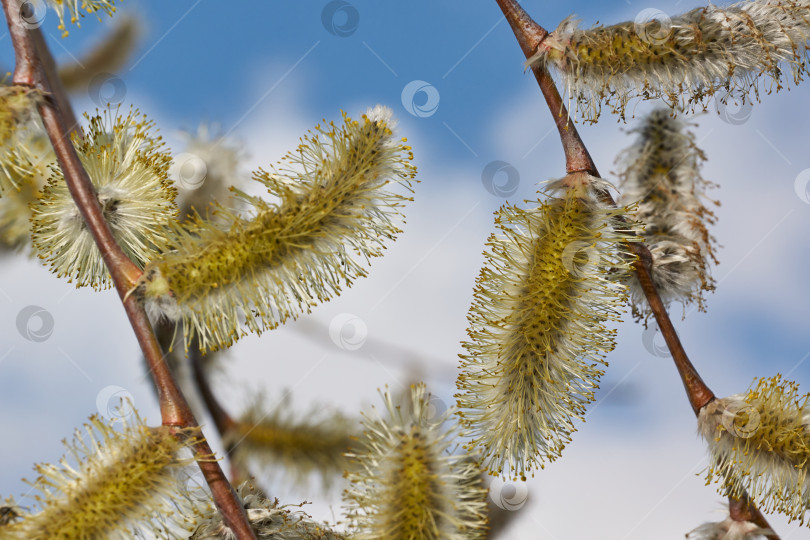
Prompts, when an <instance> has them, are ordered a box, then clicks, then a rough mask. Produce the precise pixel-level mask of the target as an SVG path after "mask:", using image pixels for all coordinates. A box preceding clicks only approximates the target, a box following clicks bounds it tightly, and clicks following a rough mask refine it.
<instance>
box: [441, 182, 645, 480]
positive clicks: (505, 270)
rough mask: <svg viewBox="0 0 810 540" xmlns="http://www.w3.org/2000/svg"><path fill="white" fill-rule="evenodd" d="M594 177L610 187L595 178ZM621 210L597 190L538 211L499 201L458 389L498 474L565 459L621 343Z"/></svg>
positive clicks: (464, 415) (487, 462)
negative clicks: (606, 204) (616, 325)
mask: <svg viewBox="0 0 810 540" xmlns="http://www.w3.org/2000/svg"><path fill="white" fill-rule="evenodd" d="M590 182H591V183H592V184H593V185H600V186H602V185H603V182H601V181H600V180H599V179H596V178H591V179H590ZM622 213H623V210H611V209H605V208H602V207H601V206H600V205H599V204H598V203H597V202H596V201H595V200H594V198H593V195H592V194H591V193H590V192H589V190H582V189H577V190H566V191H565V192H564V193H562V194H561V195H560V197H552V198H550V199H548V200H546V201H544V202H540V201H538V202H537V205H536V206H535V207H533V208H530V209H526V210H524V209H521V208H517V207H515V206H512V205H509V204H507V205H505V206H503V207H502V208H501V209H500V210H499V211H498V212H497V213H496V218H495V223H496V226H497V228H498V233H497V234H493V235H492V236H491V237H490V238H489V241H488V243H487V245H488V246H489V250H488V251H487V252H486V253H485V257H486V263H485V265H484V267H483V269H482V270H481V274H480V275H479V277H478V280H477V284H476V287H475V292H474V297H475V300H474V302H473V305H472V307H471V308H470V313H469V315H468V320H469V322H470V327H469V329H468V330H467V333H468V335H469V338H470V339H469V341H468V342H465V343H463V346H464V348H465V349H466V354H463V355H460V356H461V374H460V375H459V378H458V389H459V394H457V396H456V397H457V399H458V405H459V409H460V412H459V415H460V423H461V425H462V427H463V429H464V432H465V434H467V435H469V436H471V437H472V442H471V443H470V447H477V448H480V449H481V450H482V454H483V458H482V461H483V465H484V467H485V468H486V469H488V470H489V472H490V473H491V474H498V475H501V474H506V473H504V469H507V470H508V471H510V472H511V474H512V475H514V476H517V477H520V478H525V477H526V474H527V473H528V472H530V471H532V470H533V469H535V468H536V467H538V466H540V467H542V466H543V463H544V462H545V461H553V460H555V459H556V458H557V457H559V456H560V454H561V452H562V450H563V448H564V447H565V445H566V444H567V443H568V442H569V441H570V439H571V433H572V432H573V431H575V430H576V428H575V427H574V419H576V418H579V419H583V417H584V413H585V407H586V405H587V404H588V403H590V402H591V401H593V399H594V390H595V389H596V388H598V381H599V378H600V377H601V375H602V374H603V371H602V369H601V366H604V365H606V363H605V360H604V357H605V355H606V354H607V353H608V352H609V351H611V350H612V349H613V348H614V346H615V342H614V338H613V336H614V334H615V330H611V329H608V328H607V327H606V326H605V323H606V322H607V321H608V320H616V319H617V318H618V315H619V312H620V310H621V306H622V304H623V302H624V301H625V299H626V287H625V286H624V285H622V284H620V283H618V280H617V279H616V277H617V273H622V274H623V273H624V272H625V271H626V270H627V269H628V268H629V261H630V260H631V257H630V256H629V255H628V254H627V250H626V248H625V246H624V241H625V240H626V239H627V238H628V237H627V236H626V235H624V234H622V233H619V232H617V231H616V230H615V229H614V227H613V225H614V224H615V223H614V222H613V220H614V219H615V217H616V216H618V215H620V214H622Z"/></svg>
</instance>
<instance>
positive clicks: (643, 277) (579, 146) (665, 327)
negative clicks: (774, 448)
mask: <svg viewBox="0 0 810 540" xmlns="http://www.w3.org/2000/svg"><path fill="white" fill-rule="evenodd" d="M496 1H497V2H498V5H499V6H500V7H501V10H502V11H503V13H504V16H506V19H507V21H509V24H510V26H511V27H512V30H513V31H514V33H515V37H516V38H517V41H518V43H519V44H520V48H521V49H522V50H523V54H524V56H525V57H526V58H529V57H531V56H532V55H534V53H535V52H536V51H537V47H538V46H539V45H540V43H542V41H543V40H544V39H545V38H546V36H547V35H548V31H547V30H546V29H544V28H543V27H542V26H540V25H539V24H537V23H536V22H534V21H533V20H532V18H531V17H529V15H528V14H527V13H526V11H525V10H524V9H523V8H522V7H521V6H520V4H518V2H517V1H516V0H496ZM531 69H532V72H534V76H535V78H536V79H537V84H538V85H539V86H540V90H541V91H542V93H543V97H544V98H545V99H546V103H547V104H548V107H549V109H550V111H551V114H552V116H553V117H554V122H555V124H556V125H557V129H558V131H559V133H560V140H561V141H562V145H563V151H564V152H565V162H566V170H567V172H568V173H569V174H570V173H587V174H591V175H593V176H597V177H598V176H599V171H598V170H597V169H596V165H595V164H594V162H593V159H592V158H591V155H590V153H589V152H588V149H587V148H586V147H585V144H584V143H583V142H582V138H581V137H580V136H579V132H578V131H577V129H576V127H575V126H574V124H573V123H572V122H571V121H570V120H569V119H568V110H567V109H566V107H565V105H564V104H563V101H562V98H561V97H560V93H559V91H558V90H557V87H556V85H555V84H554V81H553V80H552V78H551V75H550V74H549V72H548V70H547V69H546V68H545V66H543V65H535V66H532V68H531ZM600 197H601V198H602V202H604V203H605V204H608V205H610V206H613V207H615V206H616V203H615V201H614V200H613V197H612V196H611V195H610V193H608V192H607V191H603V192H601V193H600ZM628 247H629V248H630V249H631V250H632V251H633V253H634V254H635V255H636V256H637V260H636V262H635V263H634V268H635V271H636V275H637V276H638V279H639V282H640V283H641V288H642V290H643V291H644V295H645V296H646V298H647V301H648V302H649V304H650V309H651V310H652V313H653V316H654V317H655V320H656V322H657V323H658V328H659V329H660V330H661V335H663V336H664V340H665V341H666V343H667V347H668V348H669V350H670V353H671V354H672V359H673V361H674V362H675V367H676V368H677V369H678V373H679V374H680V376H681V380H682V381H683V385H684V388H685V389H686V395H687V396H688V398H689V403H690V404H691V405H692V410H693V411H694V412H695V414H696V415H697V414H698V412H700V409H701V408H703V406H704V405H706V403H708V402H709V401H711V400H712V399H714V393H713V392H712V391H711V390H710V389H709V387H708V386H707V385H706V383H704V382H703V379H701V377H700V374H699V373H698V372H697V370H696V369H695V366H694V365H693V364H692V362H691V361H690V360H689V357H688V356H687V354H686V351H685V350H684V348H683V345H682V344H681V340H680V339H679V338H678V333H677V332H676V331H675V326H674V325H673V324H672V320H671V319H670V317H669V314H668V313H667V310H666V308H665V307H664V303H663V301H662V300H661V296H660V295H659V294H658V290H657V289H656V288H655V285H654V283H653V280H652V256H651V255H650V251H649V250H648V249H647V247H646V246H645V245H644V244H643V243H641V242H628Z"/></svg>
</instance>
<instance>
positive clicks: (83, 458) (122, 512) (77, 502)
mask: <svg viewBox="0 0 810 540" xmlns="http://www.w3.org/2000/svg"><path fill="white" fill-rule="evenodd" d="M198 437H199V435H198V434H197V432H194V431H186V432H183V431H180V432H175V433H174V434H173V433H172V432H171V431H170V430H169V429H168V428H164V427H159V428H151V427H148V426H146V425H145V424H144V422H143V420H142V419H141V418H140V417H138V416H137V415H136V416H135V419H134V420H133V421H131V422H124V424H123V425H122V426H121V427H120V428H118V429H116V428H114V427H113V426H112V425H110V424H108V423H106V422H104V421H102V420H101V419H100V418H98V417H96V416H93V417H90V421H89V423H87V424H85V433H84V434H83V433H82V432H81V431H79V430H76V435H75V438H74V440H73V442H72V443H71V444H68V443H67V442H65V445H66V446H67V449H68V456H65V457H63V458H62V459H60V460H59V463H58V464H56V465H52V464H40V465H36V467H35V469H36V471H37V473H39V475H40V476H39V478H37V479H36V480H35V481H34V482H32V483H31V485H32V487H33V488H34V490H36V491H37V492H38V494H37V495H35V496H34V499H35V501H36V508H35V509H34V510H32V511H31V512H22V511H18V513H19V516H18V517H17V518H16V519H14V520H12V521H10V522H9V523H8V524H6V525H4V526H0V538H2V539H3V540H52V539H65V540H76V539H87V540H90V539H95V538H105V539H113V540H117V539H120V540H128V539H131V538H133V537H141V538H167V539H168V538H182V537H185V538H187V537H188V535H189V534H190V533H191V531H193V530H194V528H195V527H197V525H198V524H199V519H200V516H201V515H202V514H203V513H204V512H207V511H208V506H209V503H207V502H206V503H204V504H203V503H202V502H201V501H203V500H205V498H204V497H200V496H196V497H191V496H189V495H190V494H189V492H188V487H187V484H186V480H187V478H188V474H189V466H190V465H192V464H193V463H194V458H193V457H192V454H191V453H190V451H189V450H188V447H189V446H190V445H191V444H193V443H194V442H195V440H197V439H198ZM195 495H201V494H195ZM138 535H141V536H138Z"/></svg>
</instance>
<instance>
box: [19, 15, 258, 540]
mask: <svg viewBox="0 0 810 540" xmlns="http://www.w3.org/2000/svg"><path fill="white" fill-rule="evenodd" d="M22 9H23V4H22V0H3V10H4V12H5V15H6V20H7V22H8V26H9V32H10V34H11V38H12V42H13V45H14V51H15V59H16V62H17V63H16V65H15V69H14V84H18V85H24V86H29V87H33V88H35V89H37V90H39V91H40V92H42V93H43V95H44V96H45V98H44V99H42V100H40V102H39V103H38V105H37V108H38V110H39V113H40V116H41V117H42V122H43V124H44V126H45V130H46V132H47V133H48V137H49V138H50V140H51V144H52V145H53V149H54V153H55V154H56V158H57V160H58V162H59V166H60V167H61V169H62V172H63V174H64V177H65V182H66V184H67V186H68V189H69V191H70V194H71V196H72V197H73V199H74V201H75V203H76V206H77V207H78V208H79V211H80V212H81V214H82V217H83V218H84V220H85V224H86V226H87V228H88V229H89V230H90V232H91V233H92V235H93V238H94V240H95V242H96V245H97V246H98V249H99V251H100V252H101V255H102V258H103V260H104V263H105V265H106V266H107V268H108V270H109V271H110V275H111V276H112V279H113V283H114V284H115V288H116V290H117V291H118V294H119V296H120V297H121V299H122V301H123V304H124V309H125V311H126V313H127V316H128V317H129V321H130V324H131V325H132V328H133V331H134V332H135V337H136V338H137V339H138V343H139V344H140V346H141V350H142V351H143V354H144V356H145V357H146V359H147V362H148V364H149V368H150V371H151V373H152V377H153V380H154V382H155V386H156V387H157V389H158V397H159V401H160V409H161V416H162V419H163V424H164V425H167V426H175V427H180V428H190V427H192V428H197V427H199V426H198V424H197V421H196V420H195V418H194V415H193V414H192V412H191V409H190V408H189V406H188V403H187V402H186V400H185V398H184V397H183V395H182V393H181V392H180V390H179V388H178V387H177V384H176V382H175V380H174V378H173V377H172V375H171V372H170V371H169V368H168V365H167V364H166V361H165V359H164V357H163V353H162V351H161V349H160V346H159V345H158V342H157V339H156V338H155V334H154V332H153V331H152V327H151V325H150V324H149V320H148V319H147V317H146V312H145V311H144V308H143V306H142V305H141V304H140V303H139V302H138V301H137V299H136V298H135V297H134V296H130V297H128V298H127V296H126V295H127V292H128V291H129V290H130V289H131V288H132V287H133V286H134V285H135V283H136V281H137V279H138V277H139V276H140V275H141V270H140V269H139V268H138V267H137V266H136V265H135V264H134V263H133V262H132V261H130V260H129V258H128V257H127V256H126V254H124V252H123V251H122V250H121V248H120V246H118V244H117V242H116V241H115V238H114V237H113V235H112V231H111V230H110V227H109V225H108V224H107V222H106V221H105V220H104V216H103V214H102V212H101V207H100V205H99V202H98V198H97V196H96V191H95V188H94V187H93V184H92V182H91V181H90V178H89V177H88V175H87V172H86V171H85V170H84V167H83V166H82V164H81V161H79V156H78V154H77V153H76V149H75V148H74V147H73V144H72V143H71V141H70V130H69V129H68V128H67V126H66V123H65V119H64V117H63V116H62V114H61V113H62V111H60V109H59V107H58V106H57V103H58V102H59V99H57V98H54V97H53V93H54V92H56V93H59V92H61V88H60V86H59V82H58V79H55V80H52V81H48V77H47V75H46V73H45V69H44V68H43V66H42V64H41V62H40V60H39V56H38V54H37V52H38V51H37V46H36V45H35V39H34V37H33V36H32V32H30V31H29V30H28V29H26V28H25V26H24V25H23V24H22V20H21V17H20V16H21V13H22ZM41 47H43V48H44V47H45V44H44V42H43V43H42V44H41ZM49 82H50V83H52V85H51V84H49ZM65 100H66V98H65ZM195 449H196V451H197V456H198V457H199V458H203V459H200V460H198V464H199V467H200V469H201V471H202V472H203V475H204V476H205V479H206V481H207V482H208V485H209V486H210V488H211V492H212V494H213V497H214V501H215V503H216V505H217V507H218V508H219V510H220V512H221V513H222V517H223V520H224V522H225V524H226V525H227V526H228V527H230V528H231V529H232V530H233V532H234V533H235V534H236V536H237V538H239V539H240V540H241V539H255V538H256V536H255V535H254V534H253V530H252V529H251V527H250V523H249V522H248V520H247V515H246V514H245V510H244V508H243V507H242V504H241V503H240V502H239V498H238V497H237V496H236V493H235V492H234V491H233V488H232V487H231V485H230V483H229V482H228V480H227V478H226V477H225V474H224V473H223V472H222V468H221V467H220V466H219V463H218V462H217V461H211V460H210V456H211V455H213V452H212V451H211V448H210V446H209V445H208V443H207V442H206V441H205V439H203V440H202V441H201V442H199V443H197V444H196V445H195ZM206 458H207V459H206Z"/></svg>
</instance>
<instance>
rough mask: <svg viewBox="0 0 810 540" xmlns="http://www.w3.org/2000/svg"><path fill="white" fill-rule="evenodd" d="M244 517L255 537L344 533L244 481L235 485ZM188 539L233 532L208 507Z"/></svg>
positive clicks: (313, 538) (316, 538)
mask: <svg viewBox="0 0 810 540" xmlns="http://www.w3.org/2000/svg"><path fill="white" fill-rule="evenodd" d="M236 491H237V494H238V495H239V498H240V499H241V501H242V504H243V505H244V507H245V512H246V513H247V517H248V521H250V525H251V528H252V529H253V532H254V533H255V534H256V537H257V538H258V539H259V540H262V539H267V540H346V539H348V537H347V536H344V535H343V534H341V533H339V532H336V531H334V530H332V528H331V527H329V526H328V525H326V524H324V523H318V522H316V521H314V520H313V519H312V518H311V517H310V516H309V515H307V514H305V513H304V512H303V511H300V510H293V506H297V505H283V506H282V505H279V503H278V499H276V500H274V501H271V500H270V499H267V498H266V497H264V496H263V495H262V494H261V492H259V490H257V489H256V488H255V487H253V486H252V485H251V484H249V483H248V482H245V483H243V484H242V485H240V486H239V488H237V490H236ZM189 540H236V535H235V534H234V532H233V531H232V530H231V529H230V527H228V526H227V525H225V523H224V522H223V521H222V515H221V514H220V513H219V512H218V511H217V510H216V509H215V508H212V509H211V511H210V512H209V513H208V515H207V516H205V517H204V519H203V520H202V523H201V524H200V525H199V527H198V528H197V529H196V530H195V531H194V534H192V535H191V537H190V538H189Z"/></svg>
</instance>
